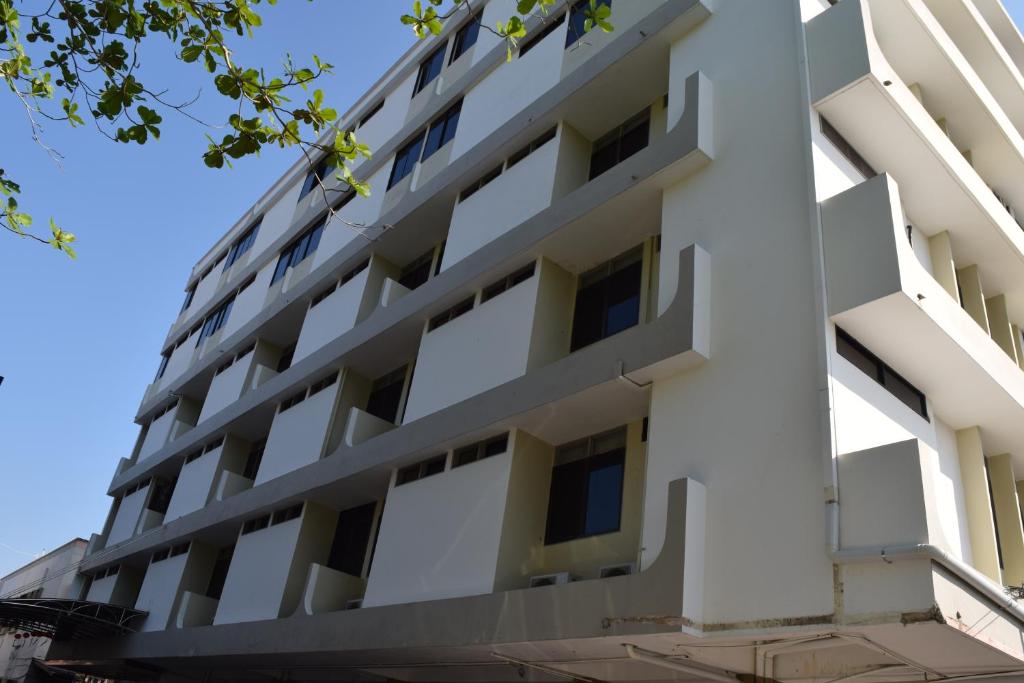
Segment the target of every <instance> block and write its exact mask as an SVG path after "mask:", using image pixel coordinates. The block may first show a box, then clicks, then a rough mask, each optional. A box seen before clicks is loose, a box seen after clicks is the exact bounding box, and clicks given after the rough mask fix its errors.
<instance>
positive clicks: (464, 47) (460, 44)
mask: <svg viewBox="0 0 1024 683" xmlns="http://www.w3.org/2000/svg"><path fill="white" fill-rule="evenodd" d="M482 18H483V12H477V13H476V14H474V15H473V16H471V17H470V18H469V19H467V20H466V23H464V24H463V25H462V26H460V27H459V30H458V31H456V32H455V38H454V39H452V51H451V54H450V55H449V56H448V65H449V66H451V65H452V64H454V63H455V62H457V61H458V60H459V57H461V56H462V55H464V54H466V53H467V52H469V50H470V48H472V47H473V46H474V45H476V41H477V39H478V38H479V37H480V23H481V20H482ZM471 34H472V36H471V37H470V35H471ZM467 38H468V42H467Z"/></svg>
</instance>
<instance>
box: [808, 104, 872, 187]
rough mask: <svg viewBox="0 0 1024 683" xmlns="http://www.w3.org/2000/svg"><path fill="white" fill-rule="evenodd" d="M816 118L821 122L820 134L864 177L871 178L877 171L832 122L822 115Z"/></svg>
mask: <svg viewBox="0 0 1024 683" xmlns="http://www.w3.org/2000/svg"><path fill="white" fill-rule="evenodd" d="M818 120H819V121H820V122H821V134H822V135H824V136H825V139H826V140H828V141H829V142H831V143H832V144H833V145H835V147H836V149H838V150H839V153H840V154H842V155H843V156H844V157H846V160H847V161H849V162H850V163H851V164H853V167H854V168H856V169H857V170H858V171H859V172H860V174H861V175H862V176H864V178H865V179H867V178H873V177H875V176H876V175H878V173H876V172H875V169H873V168H872V167H871V164H869V163H868V162H867V161H866V160H865V159H864V157H862V156H861V155H860V153H859V152H858V151H857V150H855V149H854V148H853V145H851V144H850V143H849V142H847V141H846V138H844V137H843V136H842V135H840V134H839V131H838V130H836V129H835V128H833V127H832V124H831V123H829V122H828V121H826V120H825V117H824V116H821V115H820V114H819V115H818Z"/></svg>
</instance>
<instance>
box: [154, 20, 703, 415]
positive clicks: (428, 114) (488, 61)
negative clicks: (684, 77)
mask: <svg viewBox="0 0 1024 683" xmlns="http://www.w3.org/2000/svg"><path fill="white" fill-rule="evenodd" d="M710 15H711V9H710V7H709V5H708V2H707V0H668V1H667V2H666V3H665V4H664V6H662V7H659V8H658V9H656V10H655V11H654V12H652V13H651V14H650V15H648V16H647V17H645V18H644V19H643V20H641V21H640V22H638V23H637V24H636V25H634V26H632V27H630V28H628V29H625V30H623V31H622V32H621V34H620V35H618V36H617V37H616V38H615V39H614V40H613V41H612V42H611V43H609V44H608V45H606V46H605V47H604V48H603V49H601V50H600V51H598V52H596V53H595V54H594V55H593V56H592V57H591V58H590V59H588V60H587V61H586V62H584V63H583V64H582V65H581V66H580V67H579V68H577V69H576V70H574V71H573V72H572V73H570V74H569V75H567V76H566V77H565V78H564V79H562V80H561V81H560V82H559V83H558V84H556V85H555V86H554V87H552V88H551V89H550V90H549V91H548V92H547V93H545V94H544V95H543V96H541V97H539V98H537V99H536V100H535V101H534V102H533V103H532V104H531V105H530V106H529V107H527V108H526V109H524V110H523V111H522V112H520V113H519V114H518V115H516V116H515V117H513V118H512V119H510V120H509V121H508V122H507V123H505V124H504V125H502V126H501V127H500V128H499V129H498V130H496V131H495V132H494V133H492V134H491V135H489V136H488V137H486V138H485V139H484V140H482V141H481V142H480V143H478V144H477V145H476V146H475V147H474V148H473V149H472V150H470V151H469V152H467V153H466V154H464V155H462V157H460V158H459V159H458V160H457V162H456V163H454V164H452V165H451V166H449V167H448V168H446V169H445V170H444V171H443V172H442V173H440V174H438V176H437V177H436V178H434V179H433V180H432V181H431V182H430V183H428V184H427V185H426V186H424V187H422V188H418V189H417V190H416V191H415V192H411V193H409V195H408V196H406V197H405V198H403V199H402V200H401V202H400V203H399V204H398V205H396V206H395V207H394V208H393V209H392V210H390V211H388V212H387V213H386V214H384V215H382V216H381V217H380V218H379V219H378V221H377V222H376V223H375V224H373V225H371V226H368V227H367V229H366V233H367V234H368V235H371V236H374V237H375V238H381V237H383V238H386V239H387V240H394V239H398V238H396V237H394V236H384V235H381V233H382V232H383V230H382V226H384V225H398V223H399V222H400V221H401V220H402V219H403V218H406V217H408V216H409V214H410V213H412V212H414V211H417V212H418V211H422V208H421V207H423V205H424V204H426V203H428V202H429V203H431V204H435V205H436V204H437V200H438V199H442V198H443V199H445V200H446V201H447V200H449V199H450V200H451V201H453V202H454V198H455V195H456V194H457V193H458V192H459V191H461V190H462V189H463V187H464V186H465V185H466V184H468V183H469V182H471V181H472V180H474V179H476V178H477V177H478V176H479V175H481V174H483V173H485V172H486V171H487V170H489V169H490V167H492V166H493V164H494V163H495V161H496V160H497V159H498V158H504V156H507V155H508V154H510V153H511V152H512V151H514V150H515V149H517V148H518V147H519V146H521V145H522V144H523V143H524V142H527V141H529V139H530V138H531V136H534V135H536V134H537V133H539V132H540V131H541V130H543V127H544V126H547V125H550V124H551V123H553V122H555V121H557V117H556V116H554V115H553V111H554V110H556V109H557V107H558V106H559V105H560V104H562V103H563V102H564V101H565V100H566V99H567V98H569V97H571V96H572V95H573V94H575V93H576V92H578V91H580V90H581V89H584V88H585V87H587V86H588V85H590V84H592V82H593V81H594V80H595V79H597V78H598V77H599V76H601V74H602V73H604V72H605V71H606V70H607V69H608V68H609V67H611V66H612V65H613V64H615V63H616V62H618V61H619V60H621V59H622V58H624V57H626V56H627V55H630V54H631V53H634V52H636V51H637V50H646V49H651V48H652V47H655V46H659V45H660V46H662V47H664V46H666V45H667V44H668V42H669V41H671V40H674V39H675V38H677V37H679V36H680V35H683V34H684V33H686V32H688V31H689V30H691V29H693V28H694V27H696V26H697V25H698V24H700V23H701V22H702V21H703V20H704V19H706V18H707V17H709V16H710ZM539 23H540V20H539V19H536V20H533V21H531V22H528V25H530V26H534V27H535V26H536V25H537V24H539ZM505 59H506V52H505V47H504V45H498V46H496V47H495V48H493V49H492V50H491V51H490V52H488V53H487V55H486V56H485V57H483V58H481V59H480V60H479V61H478V62H477V63H476V64H474V65H473V66H472V67H471V68H470V69H469V70H467V71H466V73H465V74H463V75H462V76H461V77H460V78H458V79H457V80H456V81H454V82H453V83H452V84H450V85H449V86H448V87H447V88H445V90H444V92H442V93H440V94H438V95H435V96H433V97H432V98H431V100H430V101H429V102H428V103H427V104H426V105H425V106H424V108H423V109H422V111H420V112H419V113H418V114H416V115H415V116H413V117H412V118H411V119H410V120H409V121H408V122H407V123H406V124H405V125H404V126H403V127H402V128H401V129H400V130H399V131H397V132H396V133H395V134H394V135H393V136H392V137H391V138H390V139H389V140H388V142H386V143H385V144H383V145H381V147H380V148H379V149H376V150H374V155H373V158H372V159H368V160H364V161H362V162H361V163H360V164H359V165H358V166H357V167H356V168H355V169H354V170H353V172H354V174H355V175H356V176H357V177H361V178H369V177H370V176H371V175H373V173H375V172H376V171H377V170H379V169H380V168H381V167H383V166H384V165H385V164H387V163H390V162H391V160H392V157H393V156H394V154H395V152H396V151H397V150H398V149H399V148H400V147H401V146H402V145H404V144H405V143H406V141H407V140H408V139H409V138H410V137H411V136H412V135H413V134H414V133H416V132H417V131H419V130H422V129H423V128H425V127H426V126H427V125H428V124H429V123H430V121H432V120H433V119H434V118H435V117H436V116H437V115H438V114H440V113H441V112H443V111H445V110H446V109H447V108H448V107H449V106H451V105H452V104H453V103H454V102H455V101H456V100H458V99H459V98H461V97H462V96H463V95H464V94H465V93H466V92H468V91H469V90H470V89H471V88H472V87H473V86H475V85H476V84H477V83H479V82H480V81H482V80H483V79H484V78H486V77H487V76H488V75H489V74H490V73H491V72H492V71H494V70H495V69H497V68H498V67H500V66H501V64H503V63H504V62H505ZM325 185H326V186H328V187H340V183H337V182H336V181H333V180H332V181H331V182H329V183H325ZM376 191H379V192H383V191H384V190H383V189H382V188H378V189H377V190H376ZM431 200H433V201H431ZM357 201H358V200H357ZM325 208H326V207H325V204H324V202H323V201H322V199H321V198H319V197H318V198H317V199H316V200H315V201H314V202H313V203H311V204H310V205H309V206H308V207H307V208H306V210H305V211H303V212H301V213H298V214H296V215H295V216H293V218H292V223H291V226H290V227H289V229H288V230H286V231H285V232H284V233H283V234H282V235H281V236H280V237H279V238H278V239H277V240H275V241H274V242H273V243H272V244H270V245H269V246H268V247H267V248H266V249H265V250H264V251H263V252H262V253H261V254H260V256H259V258H256V259H254V260H253V261H252V262H251V263H249V264H247V265H246V266H245V267H244V268H242V269H240V270H239V271H238V273H236V274H234V275H233V276H232V277H231V278H230V280H229V281H227V282H225V283H224V286H222V287H220V288H219V289H218V296H215V297H213V298H211V300H210V301H208V302H207V303H206V304H204V305H203V306H202V307H201V308H198V309H196V311H194V312H192V313H191V314H189V315H188V317H187V318H185V319H182V320H181V321H179V322H178V323H177V324H174V325H172V326H171V329H170V330H169V332H168V333H167V336H166V338H165V340H164V344H163V346H164V348H163V351H167V350H168V349H169V348H170V347H172V346H173V344H174V342H175V340H176V339H177V338H178V337H180V336H181V334H182V332H183V331H185V330H188V329H190V328H191V327H192V326H194V325H195V324H196V323H198V322H200V321H202V320H203V319H204V318H205V317H206V316H207V315H208V314H209V313H210V312H211V311H212V310H214V309H215V308H216V307H217V306H218V305H219V304H220V303H221V302H222V301H223V298H224V296H225V295H226V294H228V293H229V292H231V291H233V290H234V289H237V287H238V286H239V285H241V284H242V283H243V282H244V281H245V280H246V278H248V277H249V276H251V275H252V274H253V273H255V272H257V271H258V270H259V269H260V268H262V267H263V266H265V265H266V264H267V263H268V262H269V261H271V260H273V259H275V258H277V256H278V254H279V252H280V251H281V249H282V248H284V247H285V246H286V245H287V244H288V243H289V242H290V241H291V240H293V239H294V238H295V237H296V236H297V235H298V234H299V233H301V232H302V231H303V230H305V229H306V228H308V227H309V226H310V224H312V223H315V222H316V221H317V220H321V219H322V217H323V212H324V211H325ZM381 241H382V242H383V244H384V245H385V246H386V244H387V242H386V241H384V240H381ZM380 246H381V245H380V244H377V245H371V244H367V243H366V241H365V240H361V239H357V240H356V241H355V242H353V243H352V244H349V245H347V246H346V247H345V248H344V249H342V250H341V251H340V252H339V253H338V254H336V255H335V257H333V258H331V259H330V260H329V261H327V262H325V263H324V264H323V265H322V266H321V267H320V268H319V269H318V273H319V276H316V277H313V276H312V274H311V276H310V277H307V278H306V282H304V283H303V285H302V286H301V287H300V289H298V290H296V292H295V296H291V297H289V298H290V299H294V298H296V297H302V296H304V295H307V294H310V292H311V291H313V290H315V289H317V288H319V287H322V286H323V285H324V284H325V283H326V281H327V279H329V276H330V274H331V273H333V272H335V271H336V270H338V269H339V268H340V267H341V266H343V265H345V266H348V265H354V264H355V263H357V262H358V261H359V260H361V259H363V258H365V257H366V255H367V254H368V253H369V252H370V251H371V250H373V249H374V248H380ZM415 255H416V254H415V253H413V254H412V256H415ZM190 281H191V279H190ZM280 303H282V302H277V303H275V304H273V305H271V307H269V308H268V310H267V311H264V312H265V313H267V312H270V313H274V312H275V310H276V309H279V307H280ZM248 329H249V326H248V325H246V327H245V328H243V329H242V330H240V331H239V333H238V334H237V335H233V337H232V339H234V338H235V337H238V339H237V340H234V341H231V340H225V343H224V344H222V345H219V346H225V348H227V347H233V346H239V347H240V346H242V345H244V341H243V340H244V338H245V334H243V333H244V332H246V330H248ZM228 341H231V343H230V344H228V343H227V342H228ZM216 356H217V354H215V353H210V354H207V356H206V360H205V362H203V363H202V364H201V365H200V366H197V367H195V368H192V369H191V370H190V371H189V373H186V374H194V373H195V372H197V371H200V370H202V369H205V366H207V365H210V364H213V363H215V358H216ZM183 377H184V376H183ZM182 383H183V379H179V380H177V381H175V382H174V383H172V384H171V385H170V386H169V387H168V388H169V389H170V390H171V391H175V392H177V391H178V388H179V387H180V385H181V384H182ZM165 399H166V391H164V392H161V393H160V395H159V397H154V398H153V399H151V400H149V401H146V400H144V401H143V404H142V405H141V406H140V407H139V417H138V418H137V419H140V418H142V417H143V416H146V415H148V414H149V413H151V412H152V411H153V410H154V409H156V408H157V407H158V406H159V405H160V402H161V400H165Z"/></svg>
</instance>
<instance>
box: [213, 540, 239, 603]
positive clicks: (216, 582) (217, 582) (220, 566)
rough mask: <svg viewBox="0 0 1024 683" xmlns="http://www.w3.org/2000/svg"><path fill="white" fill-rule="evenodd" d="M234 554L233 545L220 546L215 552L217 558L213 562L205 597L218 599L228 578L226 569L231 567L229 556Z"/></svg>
mask: <svg viewBox="0 0 1024 683" xmlns="http://www.w3.org/2000/svg"><path fill="white" fill-rule="evenodd" d="M234 554H235V546H233V545H232V546H228V547H227V548H221V549H220V551H218V553H217V559H216V561H214V563H213V571H212V572H211V573H210V582H209V583H208V584H207V585H206V597H208V598H213V599H214V600H220V596H221V593H223V592H224V581H225V579H227V578H228V569H229V568H230V567H231V557H232V556H233V555H234Z"/></svg>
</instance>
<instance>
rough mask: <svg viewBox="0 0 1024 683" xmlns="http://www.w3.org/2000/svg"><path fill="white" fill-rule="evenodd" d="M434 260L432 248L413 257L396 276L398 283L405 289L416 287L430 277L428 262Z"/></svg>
mask: <svg viewBox="0 0 1024 683" xmlns="http://www.w3.org/2000/svg"><path fill="white" fill-rule="evenodd" d="M433 261H434V250H433V249H431V250H430V251H428V252H427V253H425V254H423V255H422V256H419V257H417V258H415V259H414V260H413V261H412V262H410V263H408V264H407V265H406V266H405V267H404V268H402V272H401V273H400V274H399V276H398V284H400V285H402V286H403V287H405V288H406V289H410V290H412V289H416V288H417V287H419V286H420V285H422V284H423V283H424V282H426V281H427V280H429V279H430V264H431V263H433Z"/></svg>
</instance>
